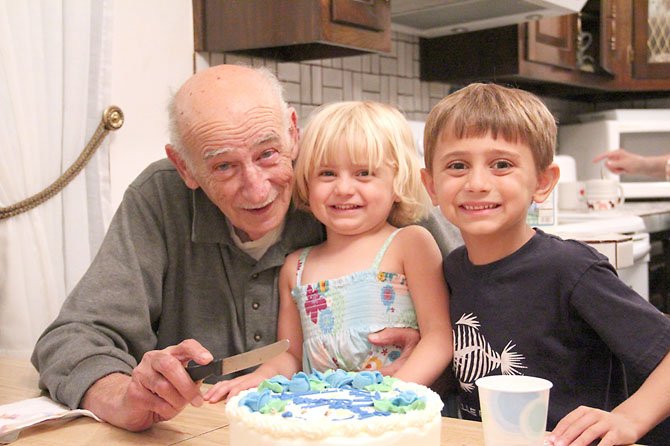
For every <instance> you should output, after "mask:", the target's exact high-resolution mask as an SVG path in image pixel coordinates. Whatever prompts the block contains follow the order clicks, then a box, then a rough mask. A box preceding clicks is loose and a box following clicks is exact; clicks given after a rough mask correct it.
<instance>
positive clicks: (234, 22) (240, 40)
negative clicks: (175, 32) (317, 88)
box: [193, 0, 391, 61]
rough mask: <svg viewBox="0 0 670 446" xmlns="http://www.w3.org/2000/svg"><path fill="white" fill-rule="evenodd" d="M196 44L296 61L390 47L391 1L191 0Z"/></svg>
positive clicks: (198, 48) (386, 50) (213, 49)
mask: <svg viewBox="0 0 670 446" xmlns="http://www.w3.org/2000/svg"><path fill="white" fill-rule="evenodd" d="M193 16H194V32H195V47H196V48H195V49H196V51H210V52H240V53H245V54H252V55H259V56H263V57H272V58H275V59H279V60H286V61H298V60H307V59H322V58H330V57H341V56H348V55H353V54H360V53H363V52H379V53H389V52H390V51H391V7H390V3H389V1H388V0H363V1H362V0H193Z"/></svg>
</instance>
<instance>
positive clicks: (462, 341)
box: [444, 229, 670, 444]
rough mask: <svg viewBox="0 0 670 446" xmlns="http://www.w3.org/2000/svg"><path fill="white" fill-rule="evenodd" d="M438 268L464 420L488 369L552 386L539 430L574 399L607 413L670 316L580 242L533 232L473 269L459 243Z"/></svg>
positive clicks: (659, 344)
mask: <svg viewBox="0 0 670 446" xmlns="http://www.w3.org/2000/svg"><path fill="white" fill-rule="evenodd" d="M444 269H445V277H446V280H447V282H448V284H449V291H450V299H451V319H452V324H453V330H454V372H455V374H456V377H457V379H458V381H459V383H460V389H459V400H460V409H461V413H462V415H463V417H464V418H466V419H475V420H479V419H481V418H480V413H479V398H478V395H477V388H476V386H475V384H474V383H475V381H476V380H477V379H478V378H480V377H482V376H487V375H496V374H521V375H528V376H538V377H541V378H545V379H548V380H550V381H551V382H552V383H553V387H552V389H551V392H550V396H549V415H548V421H547V429H548V430H551V429H553V428H554V427H555V425H556V424H557V423H558V422H559V421H560V420H561V419H562V418H563V417H564V416H565V415H566V414H568V413H569V412H570V411H572V410H573V409H575V408H577V407H578V406H580V405H586V406H590V407H596V408H600V409H603V410H612V409H613V408H614V407H616V406H617V405H618V404H620V403H621V402H622V401H623V400H625V399H626V397H627V395H629V394H631V393H633V392H634V391H635V390H636V388H637V387H638V386H639V385H640V384H641V383H642V382H643V381H644V379H646V377H647V376H648V375H649V374H650V373H651V372H652V371H653V370H654V368H655V367H656V366H657V365H658V363H659V362H660V361H661V359H663V358H664V357H665V355H666V354H667V353H668V351H670V319H668V318H667V317H666V316H665V315H663V314H662V313H661V312H659V311H658V310H657V309H656V308H655V307H653V306H652V305H651V304H650V303H649V302H647V301H645V300H644V299H643V298H642V297H640V296H639V295H638V294H637V293H636V292H635V291H633V290H632V289H630V288H629V287H628V286H627V285H626V284H624V283H623V282H622V281H621V280H619V278H618V277H617V275H616V272H615V270H614V268H613V267H612V266H611V265H610V263H609V262H608V261H607V258H606V257H605V256H603V255H602V254H600V253H598V252H597V251H596V250H595V249H593V248H591V247H590V246H588V245H586V244H584V243H582V242H578V241H575V240H562V239H560V238H559V237H556V236H553V235H549V234H546V233H544V232H543V231H541V230H539V229H536V234H535V235H534V236H533V237H532V238H531V239H530V240H529V241H528V242H527V243H526V244H525V245H524V246H522V247H521V248H520V249H519V250H517V251H516V252H514V253H513V254H511V255H510V256H508V257H505V258H504V259H501V260H499V261H496V262H493V263H490V264H487V265H473V264H472V263H471V262H470V261H469V259H468V256H467V250H466V248H465V247H464V246H463V247H460V248H458V249H456V250H454V251H453V252H452V253H451V254H450V255H449V256H448V257H447V259H446V261H445V265H444ZM661 429H663V431H664V432H665V434H664V435H663V436H662V437H659V438H665V439H666V440H667V439H668V438H670V436H668V435H669V434H670V420H666V422H664V423H662V426H659V429H657V430H658V431H660V430H661ZM666 429H667V430H666ZM654 437H655V435H654ZM658 444H661V443H658Z"/></svg>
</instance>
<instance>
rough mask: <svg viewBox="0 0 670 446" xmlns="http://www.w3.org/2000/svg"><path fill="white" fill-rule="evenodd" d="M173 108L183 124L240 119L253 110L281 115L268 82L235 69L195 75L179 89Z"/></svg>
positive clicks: (258, 76)
mask: <svg viewBox="0 0 670 446" xmlns="http://www.w3.org/2000/svg"><path fill="white" fill-rule="evenodd" d="M175 105H176V108H177V113H178V117H179V120H180V122H181V123H182V124H187V123H188V122H189V121H191V122H192V121H193V120H209V119H210V118H213V119H216V120H218V119H225V118H226V117H231V118H234V117H240V118H242V117H243V116H244V115H245V114H248V113H250V111H251V110H253V109H270V110H276V112H277V113H281V105H280V102H279V98H277V95H276V93H275V92H274V91H273V89H272V87H271V86H270V85H269V83H268V82H267V80H266V79H264V78H262V77H261V76H260V75H259V74H258V73H256V72H254V71H253V70H248V69H246V70H245V69H240V68H235V67H229V68H228V69H225V70H224V69H221V70H215V69H210V70H206V71H204V72H202V73H198V74H196V75H195V76H193V77H192V78H191V79H189V80H188V81H187V82H186V83H185V84H184V85H183V86H182V88H180V90H179V91H178V93H177V96H176V104H175Z"/></svg>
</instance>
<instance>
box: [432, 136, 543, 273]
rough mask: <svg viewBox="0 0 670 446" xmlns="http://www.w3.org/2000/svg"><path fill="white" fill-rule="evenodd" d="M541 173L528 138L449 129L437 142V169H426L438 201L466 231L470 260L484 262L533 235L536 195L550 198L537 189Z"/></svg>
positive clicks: (460, 227)
mask: <svg viewBox="0 0 670 446" xmlns="http://www.w3.org/2000/svg"><path fill="white" fill-rule="evenodd" d="M542 177H543V176H542V175H538V174H537V170H536V168H535V163H534V159H533V155H532V153H531V150H530V147H528V145H526V144H524V143H517V142H509V141H506V140H504V139H502V138H501V137H499V138H498V139H494V138H493V137H492V136H491V134H487V135H486V136H483V137H469V138H463V139H456V138H455V137H454V136H452V135H451V132H448V131H447V132H443V133H442V135H441V137H440V139H439V141H438V143H437V145H436V147H435V153H434V158H433V168H432V172H427V171H424V172H423V179H424V184H425V185H426V188H427V189H428V192H429V194H430V196H431V199H432V200H433V204H435V205H439V206H440V208H441V210H442V213H443V214H444V215H445V217H447V219H448V220H449V221H451V222H452V223H453V224H454V225H456V226H457V227H458V228H459V229H460V230H461V234H462V236H463V240H464V241H465V242H466V244H467V245H468V253H469V254H470V256H471V260H472V257H473V256H474V257H484V258H485V259H486V260H485V261H484V262H483V263H488V261H493V260H497V259H498V258H502V257H504V256H505V255H508V254H511V253H512V252H514V251H516V250H517V249H518V248H520V247H521V246H522V245H523V244H524V243H525V242H526V241H528V240H529V239H530V237H532V235H533V233H534V232H533V230H532V229H531V228H529V227H528V225H526V212H527V210H528V207H529V206H530V204H531V202H532V201H533V200H534V199H535V200H536V201H542V200H544V198H546V196H544V195H543V194H538V192H539V191H540V190H541V189H542V188H541V186H542V184H543V181H542ZM479 252H481V253H482V254H483V256H479V255H478V253H479Z"/></svg>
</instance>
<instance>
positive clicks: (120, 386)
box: [81, 339, 213, 431]
mask: <svg viewBox="0 0 670 446" xmlns="http://www.w3.org/2000/svg"><path fill="white" fill-rule="evenodd" d="M212 359H213V357H212V355H211V353H210V352H209V351H207V349H205V348H204V347H203V346H202V345H201V344H200V343H199V342H197V341H195V340H193V339H188V340H185V341H183V342H181V343H180V344H178V345H174V346H170V347H167V348H165V349H163V350H153V351H149V352H147V353H145V354H144V356H143V357H142V361H141V362H140V363H139V364H138V365H137V367H135V369H133V373H132V375H131V376H128V375H124V374H121V373H112V374H110V375H107V376H105V377H104V378H101V379H99V380H98V381H96V382H95V383H94V384H93V385H92V386H91V387H90V388H89V389H88V390H87V391H86V394H85V395H84V398H83V399H82V402H81V407H82V408H84V409H88V410H90V411H91V412H93V413H94V414H96V415H97V416H99V417H100V418H101V419H103V420H104V421H106V422H108V423H110V424H113V425H115V426H118V427H121V428H123V429H127V430H130V431H141V430H145V429H148V428H149V427H151V426H152V425H153V424H154V423H157V422H160V421H165V420H169V419H171V418H173V417H175V416H176V415H177V414H178V413H179V412H181V411H182V409H183V408H184V407H185V406H186V405H187V404H189V403H190V404H193V405H194V406H201V405H202V403H203V398H202V396H201V395H200V382H193V381H192V380H191V378H190V377H189V376H188V374H187V373H186V370H185V369H184V366H185V365H186V364H187V363H188V362H189V361H191V360H193V361H195V362H197V363H198V364H208V363H209V362H211V361H212Z"/></svg>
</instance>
